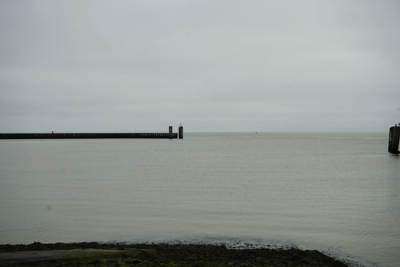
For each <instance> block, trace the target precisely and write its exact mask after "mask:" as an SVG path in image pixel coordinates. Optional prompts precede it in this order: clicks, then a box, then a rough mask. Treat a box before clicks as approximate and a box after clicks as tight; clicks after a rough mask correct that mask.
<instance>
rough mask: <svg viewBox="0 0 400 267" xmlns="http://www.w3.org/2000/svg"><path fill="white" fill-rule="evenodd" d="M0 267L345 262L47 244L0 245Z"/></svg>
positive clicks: (303, 254) (176, 248)
mask: <svg viewBox="0 0 400 267" xmlns="http://www.w3.org/2000/svg"><path fill="white" fill-rule="evenodd" d="M0 266H18V267H23V266H39V267H40V266H60V267H62V266H88V267H89V266H121V267H126V266H327V267H345V266H349V265H348V264H346V263H344V262H342V261H340V260H337V259H334V258H332V257H329V256H327V255H324V254H322V253H321V252H319V251H316V250H301V249H298V248H294V247H293V248H290V249H270V248H254V249H228V248H227V247H225V246H224V245H215V244H168V243H160V244H147V243H146V244H128V243H97V242H82V243H53V244H51V243H49V244H44V243H43V244H42V243H39V242H34V243H32V244H29V245H7V244H6V245H0Z"/></svg>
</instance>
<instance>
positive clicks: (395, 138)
mask: <svg viewBox="0 0 400 267" xmlns="http://www.w3.org/2000/svg"><path fill="white" fill-rule="evenodd" d="M399 139H400V123H399V125H397V124H396V125H395V126H392V127H390V129H389V143H388V151H389V152H390V153H393V154H398V153H399Z"/></svg>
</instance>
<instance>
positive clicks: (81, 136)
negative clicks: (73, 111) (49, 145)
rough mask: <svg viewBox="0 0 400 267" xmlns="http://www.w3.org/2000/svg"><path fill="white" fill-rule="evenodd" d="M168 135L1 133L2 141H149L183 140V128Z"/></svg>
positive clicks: (170, 131) (170, 128) (170, 127)
mask: <svg viewBox="0 0 400 267" xmlns="http://www.w3.org/2000/svg"><path fill="white" fill-rule="evenodd" d="M172 129H173V128H172V126H169V132H168V133H54V132H52V133H0V139H74V138H75V139H94V138H149V139H178V136H179V139H183V127H182V126H180V127H179V134H178V133H173V132H172Z"/></svg>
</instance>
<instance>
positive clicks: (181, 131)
mask: <svg viewBox="0 0 400 267" xmlns="http://www.w3.org/2000/svg"><path fill="white" fill-rule="evenodd" d="M179 139H183V126H182V124H181V125H179Z"/></svg>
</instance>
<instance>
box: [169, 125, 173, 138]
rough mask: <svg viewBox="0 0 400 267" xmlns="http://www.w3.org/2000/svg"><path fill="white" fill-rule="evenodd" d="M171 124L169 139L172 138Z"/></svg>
mask: <svg viewBox="0 0 400 267" xmlns="http://www.w3.org/2000/svg"><path fill="white" fill-rule="evenodd" d="M172 136H173V134H172V126H169V139H172Z"/></svg>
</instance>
